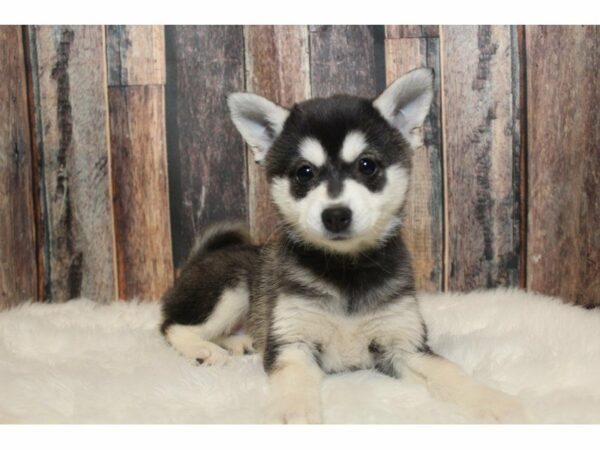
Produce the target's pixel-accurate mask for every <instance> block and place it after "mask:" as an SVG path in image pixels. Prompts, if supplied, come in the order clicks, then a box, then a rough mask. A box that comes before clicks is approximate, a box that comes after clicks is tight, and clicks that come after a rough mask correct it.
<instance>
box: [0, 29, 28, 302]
mask: <svg viewBox="0 0 600 450" xmlns="http://www.w3.org/2000/svg"><path fill="white" fill-rule="evenodd" d="M0 80H1V82H0V310H1V309H4V308H8V307H11V306H13V305H16V304H17V303H20V302H22V301H26V300H32V299H35V298H36V297H37V267H36V254H35V233H34V232H35V216H34V208H33V192H32V187H33V184H32V179H31V176H32V160H31V142H30V129H29V118H28V110H27V88H26V77H25V59H24V53H23V39H22V29H21V27H20V26H0Z"/></svg>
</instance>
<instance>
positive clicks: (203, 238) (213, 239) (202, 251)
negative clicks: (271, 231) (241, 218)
mask: <svg viewBox="0 0 600 450" xmlns="http://www.w3.org/2000/svg"><path fill="white" fill-rule="evenodd" d="M234 245H252V240H251V238H250V232H249V230H248V227H247V226H246V224H244V223H242V222H219V223H216V224H214V225H211V226H209V227H208V228H206V229H205V230H204V232H202V234H200V235H199V236H198V237H197V238H196V241H195V242H194V246H193V247H192V251H191V252H190V258H195V257H197V256H203V255H206V254H207V253H210V252H214V251H215V250H221V249H224V248H227V247H231V246H234Z"/></svg>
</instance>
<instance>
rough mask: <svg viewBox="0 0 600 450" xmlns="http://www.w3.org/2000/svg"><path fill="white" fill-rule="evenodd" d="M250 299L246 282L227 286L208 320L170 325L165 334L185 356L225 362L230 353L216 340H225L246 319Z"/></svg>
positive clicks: (211, 362) (210, 361)
mask: <svg viewBox="0 0 600 450" xmlns="http://www.w3.org/2000/svg"><path fill="white" fill-rule="evenodd" d="M248 302H249V300H248V290H247V288H246V285H245V283H240V284H239V285H238V286H237V287H235V288H227V289H225V290H223V292H222V293H221V295H220V296H219V298H218V300H217V302H216V304H215V307H214V309H213V310H212V311H211V313H210V314H209V315H208V317H207V318H206V320H204V321H203V322H201V323H199V324H197V325H182V324H178V323H174V324H171V325H169V326H168V327H166V329H164V334H165V337H166V339H167V341H168V342H169V343H170V344H171V345H172V346H173V347H174V348H175V349H176V350H178V351H179V352H180V353H181V354H182V355H183V356H185V357H186V358H189V359H191V360H196V361H198V362H200V363H203V364H207V365H218V364H223V363H225V362H226V361H227V359H228V358H229V352H228V351H227V350H225V349H223V348H222V347H220V346H219V345H217V343H219V342H223V339H224V337H225V336H228V335H229V334H230V333H231V331H232V330H233V329H234V328H235V326H236V325H237V324H238V323H240V322H241V321H243V319H244V317H245V315H246V313H247V312H248ZM230 337H231V338H233V336H230Z"/></svg>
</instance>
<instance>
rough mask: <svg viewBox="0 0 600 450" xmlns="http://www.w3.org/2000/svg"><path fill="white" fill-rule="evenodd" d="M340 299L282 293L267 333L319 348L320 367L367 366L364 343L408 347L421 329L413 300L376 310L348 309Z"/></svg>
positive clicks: (370, 362)
mask: <svg viewBox="0 0 600 450" xmlns="http://www.w3.org/2000/svg"><path fill="white" fill-rule="evenodd" d="M341 304H343V303H342V302H340V301H335V300H332V301H331V302H329V301H325V300H314V299H308V298H304V297H300V296H282V297H281V298H280V299H279V301H278V302H277V305H276V307H275V310H274V314H273V334H274V335H275V336H276V337H278V338H279V339H280V340H281V341H283V342H289V343H291V342H306V343H308V344H310V345H313V346H315V347H316V348H318V349H319V350H320V361H321V366H322V368H323V370H325V371H327V372H338V371H343V370H347V369H358V368H370V367H373V365H374V358H373V355H372V354H371V352H370V351H369V345H370V344H371V343H372V342H373V341H376V342H377V344H378V345H379V346H382V347H383V348H385V349H388V350H394V351H396V352H397V351H400V352H401V351H402V350H406V351H412V350H413V349H414V348H415V347H417V346H419V345H420V343H421V339H422V335H423V331H422V326H423V325H422V321H421V316H420V314H419V310H418V305H417V301H416V300H415V299H414V298H403V299H399V300H398V301H397V302H393V303H392V304H389V305H386V306H384V307H382V308H380V309H377V310H376V311H370V312H365V313H357V314H348V313H347V312H346V311H345V310H344V309H343V308H342V307H341V306H340V305H341Z"/></svg>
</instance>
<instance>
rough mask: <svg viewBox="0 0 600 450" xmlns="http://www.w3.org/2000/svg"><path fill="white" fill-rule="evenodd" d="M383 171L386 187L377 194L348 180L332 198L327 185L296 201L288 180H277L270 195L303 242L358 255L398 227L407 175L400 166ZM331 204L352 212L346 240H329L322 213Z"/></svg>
mask: <svg viewBox="0 0 600 450" xmlns="http://www.w3.org/2000/svg"><path fill="white" fill-rule="evenodd" d="M385 171H386V183H385V187H384V189H383V190H381V191H379V192H371V191H370V190H369V189H368V188H367V187H366V186H364V185H363V184H361V183H359V182H358V181H355V180H352V179H347V180H345V181H344V187H343V190H342V192H341V194H340V195H339V196H338V197H336V198H335V199H331V198H330V197H329V194H328V193H327V184H326V182H323V183H321V184H319V185H318V186H317V187H315V188H313V189H312V190H311V191H310V192H309V193H308V194H307V195H306V196H305V197H303V198H301V199H296V198H294V197H293V196H292V194H291V192H290V181H289V179H287V178H276V179H274V180H273V182H272V184H271V195H272V196H273V200H274V201H275V203H276V204H277V205H278V207H279V209H280V211H281V213H282V214H283V216H284V217H285V218H286V220H287V222H288V223H289V224H291V225H293V226H294V228H295V230H296V231H297V232H298V233H299V235H300V236H301V237H302V238H303V239H306V240H307V241H309V242H313V243H316V244H318V245H320V246H321V247H324V248H328V249H331V250H334V251H338V252H344V253H352V252H359V251H362V250H364V249H365V248H367V247H369V246H372V245H373V244H375V243H377V242H378V241H380V240H382V239H384V238H386V237H387V236H388V235H389V233H390V232H392V231H393V230H394V229H395V228H396V226H397V225H398V220H399V219H398V217H397V213H398V210H399V209H400V207H401V206H402V204H403V203H404V199H405V197H406V192H407V190H408V183H409V172H408V170H407V169H406V168H404V167H401V166H399V165H392V166H389V167H388V168H387V169H385ZM333 205H336V206H340V205H345V206H347V207H348V208H350V209H351V210H352V224H351V228H350V233H351V235H350V237H349V238H348V239H344V240H331V239H329V238H328V232H327V231H326V230H325V228H324V226H323V221H322V218H321V214H322V213H323V210H324V209H326V208H328V207H331V206H333Z"/></svg>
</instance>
